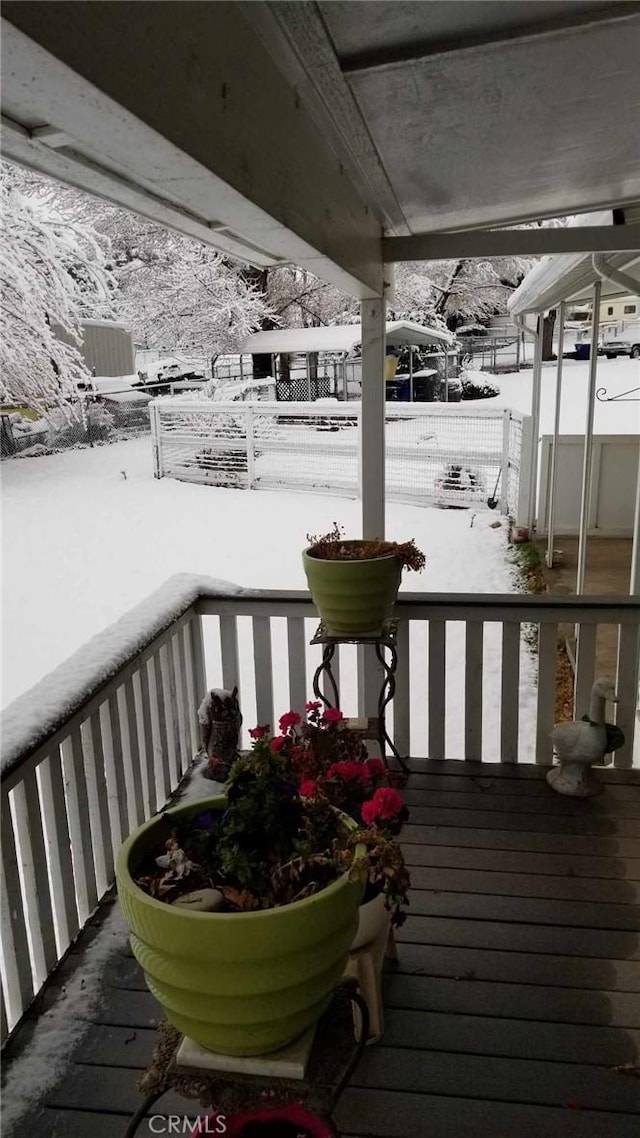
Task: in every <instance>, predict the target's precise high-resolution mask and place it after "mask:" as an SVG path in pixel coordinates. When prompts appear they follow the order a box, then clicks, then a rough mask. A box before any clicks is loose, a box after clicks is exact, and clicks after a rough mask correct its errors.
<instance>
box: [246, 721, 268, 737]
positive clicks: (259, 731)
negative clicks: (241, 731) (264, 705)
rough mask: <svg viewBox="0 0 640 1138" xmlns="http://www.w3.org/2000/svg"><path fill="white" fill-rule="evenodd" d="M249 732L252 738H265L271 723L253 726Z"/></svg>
mask: <svg viewBox="0 0 640 1138" xmlns="http://www.w3.org/2000/svg"><path fill="white" fill-rule="evenodd" d="M249 734H250V736H251V738H252V739H264V737H265V735H268V734H269V724H268V723H265V724H263V726H262V727H261V726H260V724H258V726H257V727H251V728H250V730H249Z"/></svg>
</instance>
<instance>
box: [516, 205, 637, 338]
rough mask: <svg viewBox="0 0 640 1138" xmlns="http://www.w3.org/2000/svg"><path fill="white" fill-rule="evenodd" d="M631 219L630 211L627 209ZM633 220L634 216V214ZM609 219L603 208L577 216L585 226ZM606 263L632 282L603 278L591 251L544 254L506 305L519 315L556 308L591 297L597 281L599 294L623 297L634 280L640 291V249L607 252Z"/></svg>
mask: <svg viewBox="0 0 640 1138" xmlns="http://www.w3.org/2000/svg"><path fill="white" fill-rule="evenodd" d="M629 215H630V216H629V220H631V211H629ZM633 220H634V221H635V220H636V219H635V217H633ZM610 221H611V212H610V211H604V212H600V213H595V214H585V215H584V217H583V218H581V219H580V224H584V225H606V224H609V223H610ZM605 260H606V264H607V265H608V266H609V267H610V268H612V269H614V270H618V271H620V272H624V273H625V274H626V276H627V277H631V279H632V285H631V286H630V287H629V288H623V287H622V286H621V285H620V284H616V283H614V282H613V281H609V280H606V279H603V278H602V276H601V274H600V273H598V272H597V271H596V269H595V267H594V264H593V260H592V256H591V254H590V253H572V254H567V255H557V256H553V257H544V258H543V259H542V260H541V261H540V263H539V264H538V265H536V266H535V268H534V269H532V270H531V272H530V273H527V275H526V277H525V278H524V280H523V281H522V284H521V285H520V286H519V287H518V288H517V289H516V290H515V292H514V293H512V295H511V296H510V297H509V300H508V302H507V303H508V308H509V311H510V313H511V314H512V315H513V316H522V315H523V314H524V313H525V312H547V311H549V309H551V308H557V306H558V305H559V304H560V302H561V301H562V300H573V301H577V300H586V299H588V298H589V297H590V295H591V292H592V290H593V286H594V284H595V283H596V281H598V280H599V281H601V283H602V291H601V295H602V297H605V296H624V295H625V294H628V293H629V292H631V291H632V289H633V282H637V284H636V289H635V291H637V292H638V294H640V250H636V251H635V252H627V253H610V254H609V255H608V256H607V257H606V258H605Z"/></svg>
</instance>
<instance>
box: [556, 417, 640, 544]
mask: <svg viewBox="0 0 640 1138" xmlns="http://www.w3.org/2000/svg"><path fill="white" fill-rule="evenodd" d="M551 443H552V438H551V436H550V435H543V437H542V442H541V456H540V494H539V498H538V525H537V529H538V533H539V534H543V533H546V532H547V523H548V513H547V510H548V502H547V492H548V486H549V478H550V473H551ZM583 455H584V438H583V437H582V435H559V436H558V458H557V463H558V484H557V492H556V509H555V521H554V529H555V532H556V533H557V534H567V535H570V534H576V533H578V532H579V530H580V498H581V492H582V464H583ZM639 456H640V439H639V438H638V436H637V435H594V438H593V462H592V468H591V495H590V505H589V517H588V521H587V529H588V532H589V533H592V534H600V535H601V536H603V537H632V536H633V519H634V507H635V500H636V487H637V481H638V461H639Z"/></svg>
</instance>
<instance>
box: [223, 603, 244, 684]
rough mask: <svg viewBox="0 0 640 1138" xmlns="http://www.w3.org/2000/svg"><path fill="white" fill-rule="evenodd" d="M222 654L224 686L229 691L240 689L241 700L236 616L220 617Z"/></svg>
mask: <svg viewBox="0 0 640 1138" xmlns="http://www.w3.org/2000/svg"><path fill="white" fill-rule="evenodd" d="M220 652H221V655H222V685H223V687H224V688H225V689H226V690H227V691H233V689H234V688H237V689H238V699H240V664H239V657H238V622H237V620H236V618H235V616H221V617H220Z"/></svg>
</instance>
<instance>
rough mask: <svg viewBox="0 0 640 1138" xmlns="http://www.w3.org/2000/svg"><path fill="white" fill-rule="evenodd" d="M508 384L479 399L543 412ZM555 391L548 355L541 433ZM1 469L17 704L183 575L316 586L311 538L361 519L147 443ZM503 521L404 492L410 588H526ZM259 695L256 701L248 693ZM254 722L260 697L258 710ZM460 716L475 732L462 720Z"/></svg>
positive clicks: (607, 371)
mask: <svg viewBox="0 0 640 1138" xmlns="http://www.w3.org/2000/svg"><path fill="white" fill-rule="evenodd" d="M564 368H565V372H564V375H565V379H564V395H563V413H562V423H561V429H562V431H563V432H565V433H578V434H581V433H582V431H583V424H584V417H585V410H586V390H587V375H588V365H587V364H586V363H582V362H576V361H572V360H567V361H565V362H564ZM598 375H599V379H598V383H599V386H603V387H606V389H607V394H608V395H609V396H611V395H619V394H622V393H623V392H625V391H628V390H630V389H631V388H632V387H633V386H634V385H637V384H638V383H639V382H640V365H639V364H638V362H637V361H631V360H627V359H617V360H610V361H608V360H601V361H599V364H598ZM497 382H498V384H499V386H500V388H501V393H500V395H499V396H497V397H496V398H495V399H492V400H486V401H483V402H482V404H481V406H484V407H489V406H507V405H510V406H514V407H517V408H518V409H520V410H522V411H528V410H529V407H530V399H531V372H530V371H523V372H519V373H517V374H513V375H501V376H498V377H497ZM554 393H555V366H553V365H549V366H545V367H544V369H543V377H542V431H543V432H547V431H549V430H551V429H552V423H553V399H554ZM639 406H640V405H639V404H637V403H629V402H622V401H620V402H612V403H601V402H597V403H596V432H598V433H602V434H615V433H629V432H634V431H637V430H638V428H639V426H640V413H639ZM333 437H334V436H333ZM2 475H3V477H2V483H3V516H4V525H3V611H4V636H3V672H4V682H3V688H2V703H3V705H5V704H6V703H8V702H10V701H11V700H13V699H14V698H15V697H16V696H17V695H19V694H21V693H22V692H24V691H25V690H27V689H28V688H29V687H31V686H32V685H33V684H34V683H35V682H36V681H37V680H39V679H41V678H42V677H43V676H44V675H46V674H47V673H48V672H49V671H50V670H51V669H52V668H54V667H55V666H56V665H57V664H59V663H61V661H62V660H64V659H66V658H67V657H68V656H69V655H70V654H71V653H72V652H74V651H75V649H76V648H78V647H79V646H80V645H81V644H83V643H84V642H85V641H86V640H88V639H89V637H91V636H92V635H93V634H94V633H96V632H98V631H100V630H101V629H103V628H105V627H106V626H107V625H109V624H110V623H112V622H113V621H114V620H116V619H117V618H118V617H119V616H121V615H122V613H123V612H125V611H126V610H127V609H129V608H130V607H131V606H132V605H134V604H136V603H137V602H138V601H140V600H142V599H144V597H146V596H147V595H148V594H149V593H151V592H152V591H153V590H154V589H155V588H157V587H158V585H160V584H162V583H163V582H164V581H165V580H166V579H167V578H168V577H169V576H171V575H172V574H173V573H176V572H184V571H186V572H194V573H204V574H207V575H210V576H213V577H217V578H223V579H227V580H229V581H232V582H235V583H237V584H241V585H248V586H253V587H263V588H269V587H271V588H283V589H287V588H291V589H299V588H304V587H305V580H304V576H303V572H302V567H301V563H300V550H301V549H302V547H303V546H304V544H305V541H306V534H307V533H308V532H314V533H320V532H323V531H324V530H327V529H329V528H330V526H331V524H332V522H333V521H334V520H338V521H339V522H341V523H342V524H343V525H344V526H345V528H346V529H347V531H351V532H354V531H357V529H358V528H359V506H358V503H357V502H356V501H353V500H350V499H345V498H342V497H340V498H338V497H331V496H330V495H318V494H314V495H311V496H310V495H306V496H305V494H303V493H300V494H294V493H290V492H288V493H280V492H275V491H273V492H271V491H261V492H254V493H247V492H246V491H242V490H229V489H217V488H214V487H208V486H197V485H190V484H187V483H181V482H176V481H173V480H171V479H163V480H161V481H157V480H155V479H154V478H153V477H152V465H151V450H150V443H149V439H148V438H139V439H134V440H130V441H127V442H121V443H117V444H115V445H113V446H109V447H97V448H95V449H93V450H77V451H69V452H67V453H62V454H56V455H50V456H47V457H42V458H37V459H22V460H14V461H11V462H5V463H3V466H2ZM495 520H496V515H495V514H489V513H487V512H486V511H484V512H483V511H480V512H478V513H477V514H476V515H475V517H474V516H473V513H472V511H467V510H464V511H457V510H437V509H425V508H421V507H417V506H411V505H403V504H399V503H395V502H394V503H390V504H389V506H388V532H389V536H390V537H393V538H398V539H406V538H407V537H411V536H413V537H415V539H416V541H417V543H418V545H419V546H421V547H422V548H423V549H424V550H425V552H426V554H427V569H426V571H425V573H424V574H423V575H422V576H421V577H420V578H416V577H413V578H412V575H411V574H407V575H405V578H404V582H403V588H404V589H411V590H416V591H417V590H428V591H430V592H440V591H442V592H446V591H452V592H465V591H471V592H508V591H511V590H512V589H513V588H514V587H515V586H514V576H513V572H512V570H511V568H510V566H509V565H508V563H507V560H506V534H505V532H504V530H503V529H497V530H496V529H492V528H490V524H491V522H494V521H495ZM472 522H473V524H472ZM494 632H495V636H494ZM497 632H498V630H497V629H493V630H492V629H491V628H489V629H487V644H486V650H485V669H486V672H487V675H488V677H489V678H490V681H491V682H490V683H489V684H488V685H487V686H488V687H489V688H490V687H491V683H492V682H493V680H494V679H495V682H496V683H497V682H498V678H499V664H500V654H499V647H498V639H497ZM461 637H462V629H461V627H460V626H452V628H451V642H450V645H449V648H450V651H449V654H448V673H449V675H448V689H449V698H450V701H451V703H450V709H451V710H452V711H454V712H455V711H456V709H457V706H458V704H460V703H461V698H462V697H461V695H460V693H459V690H458V689H459V684H460V679H461V674H462V673H461V655H460V654H461V652H462V640H461ZM413 657H414V659H413V664H414V676H413V686H414V690H413V693H412V694H413V698H414V700H415V702H416V706H418V707H419V706H420V704H421V703H423V702H424V691H425V690H426V689H425V686H424V685H425V683H426V651H425V644H424V643H422V642H420V638H419V637H417V639H416V643H415V649H414V652H413ZM523 665H524V668H525V673H524V679H525V683H524V685H523V686H524V688H525V692H524V694H523V707H522V714H523V732H525V728H526V725H527V723H528V722H529V715H530V713H531V714H532V704H533V683H534V680H533V671H532V666H531V662H530V660H529V659H528V657H526V658H525V659H524V660H523ZM527 677H529V681H530V683H529V682H528V681H527ZM527 689H530V690H527ZM247 699H248V700H249V704H250V694H249V693H247ZM281 699H286V692H285V691H284V690H281V689H280V685H279V684H278V682H277V681H276V700H277V701H278V709H280V702H279V701H280V700H281ZM529 705H531V708H530V707H529ZM486 713H487V714H486V720H487V724H486V733H485V734H486V738H487V747H488V748H489V749H492V748H494V745H495V742H496V741H497V735H496V732H497V727H498V714H499V708H497V707H496V706H488V707H487V708H486ZM250 717H251V708H250V705H249V706H248V707H246V708H245V718H246V719H247V720H249V719H250ZM455 718H456V716H455V714H454V715H453V716H452V719H455ZM458 720H459V721H460V722H459V727H460V729H461V720H462V716H461V715H460V716H458ZM425 730H426V712H425V715H424V723H422V725H421V726H419V728H418V729H417V734H416V738H415V739H414V740H413V746H414V750H416V749H417V748H422V747H423V746H424V743H425ZM525 733H526V732H525ZM460 742H461V740H460V738H459V737H458V736H457V735H453V736H451V737H450V739H449V748H450V750H449V753H451V754H457V753H460ZM487 757H488V756H487Z"/></svg>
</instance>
